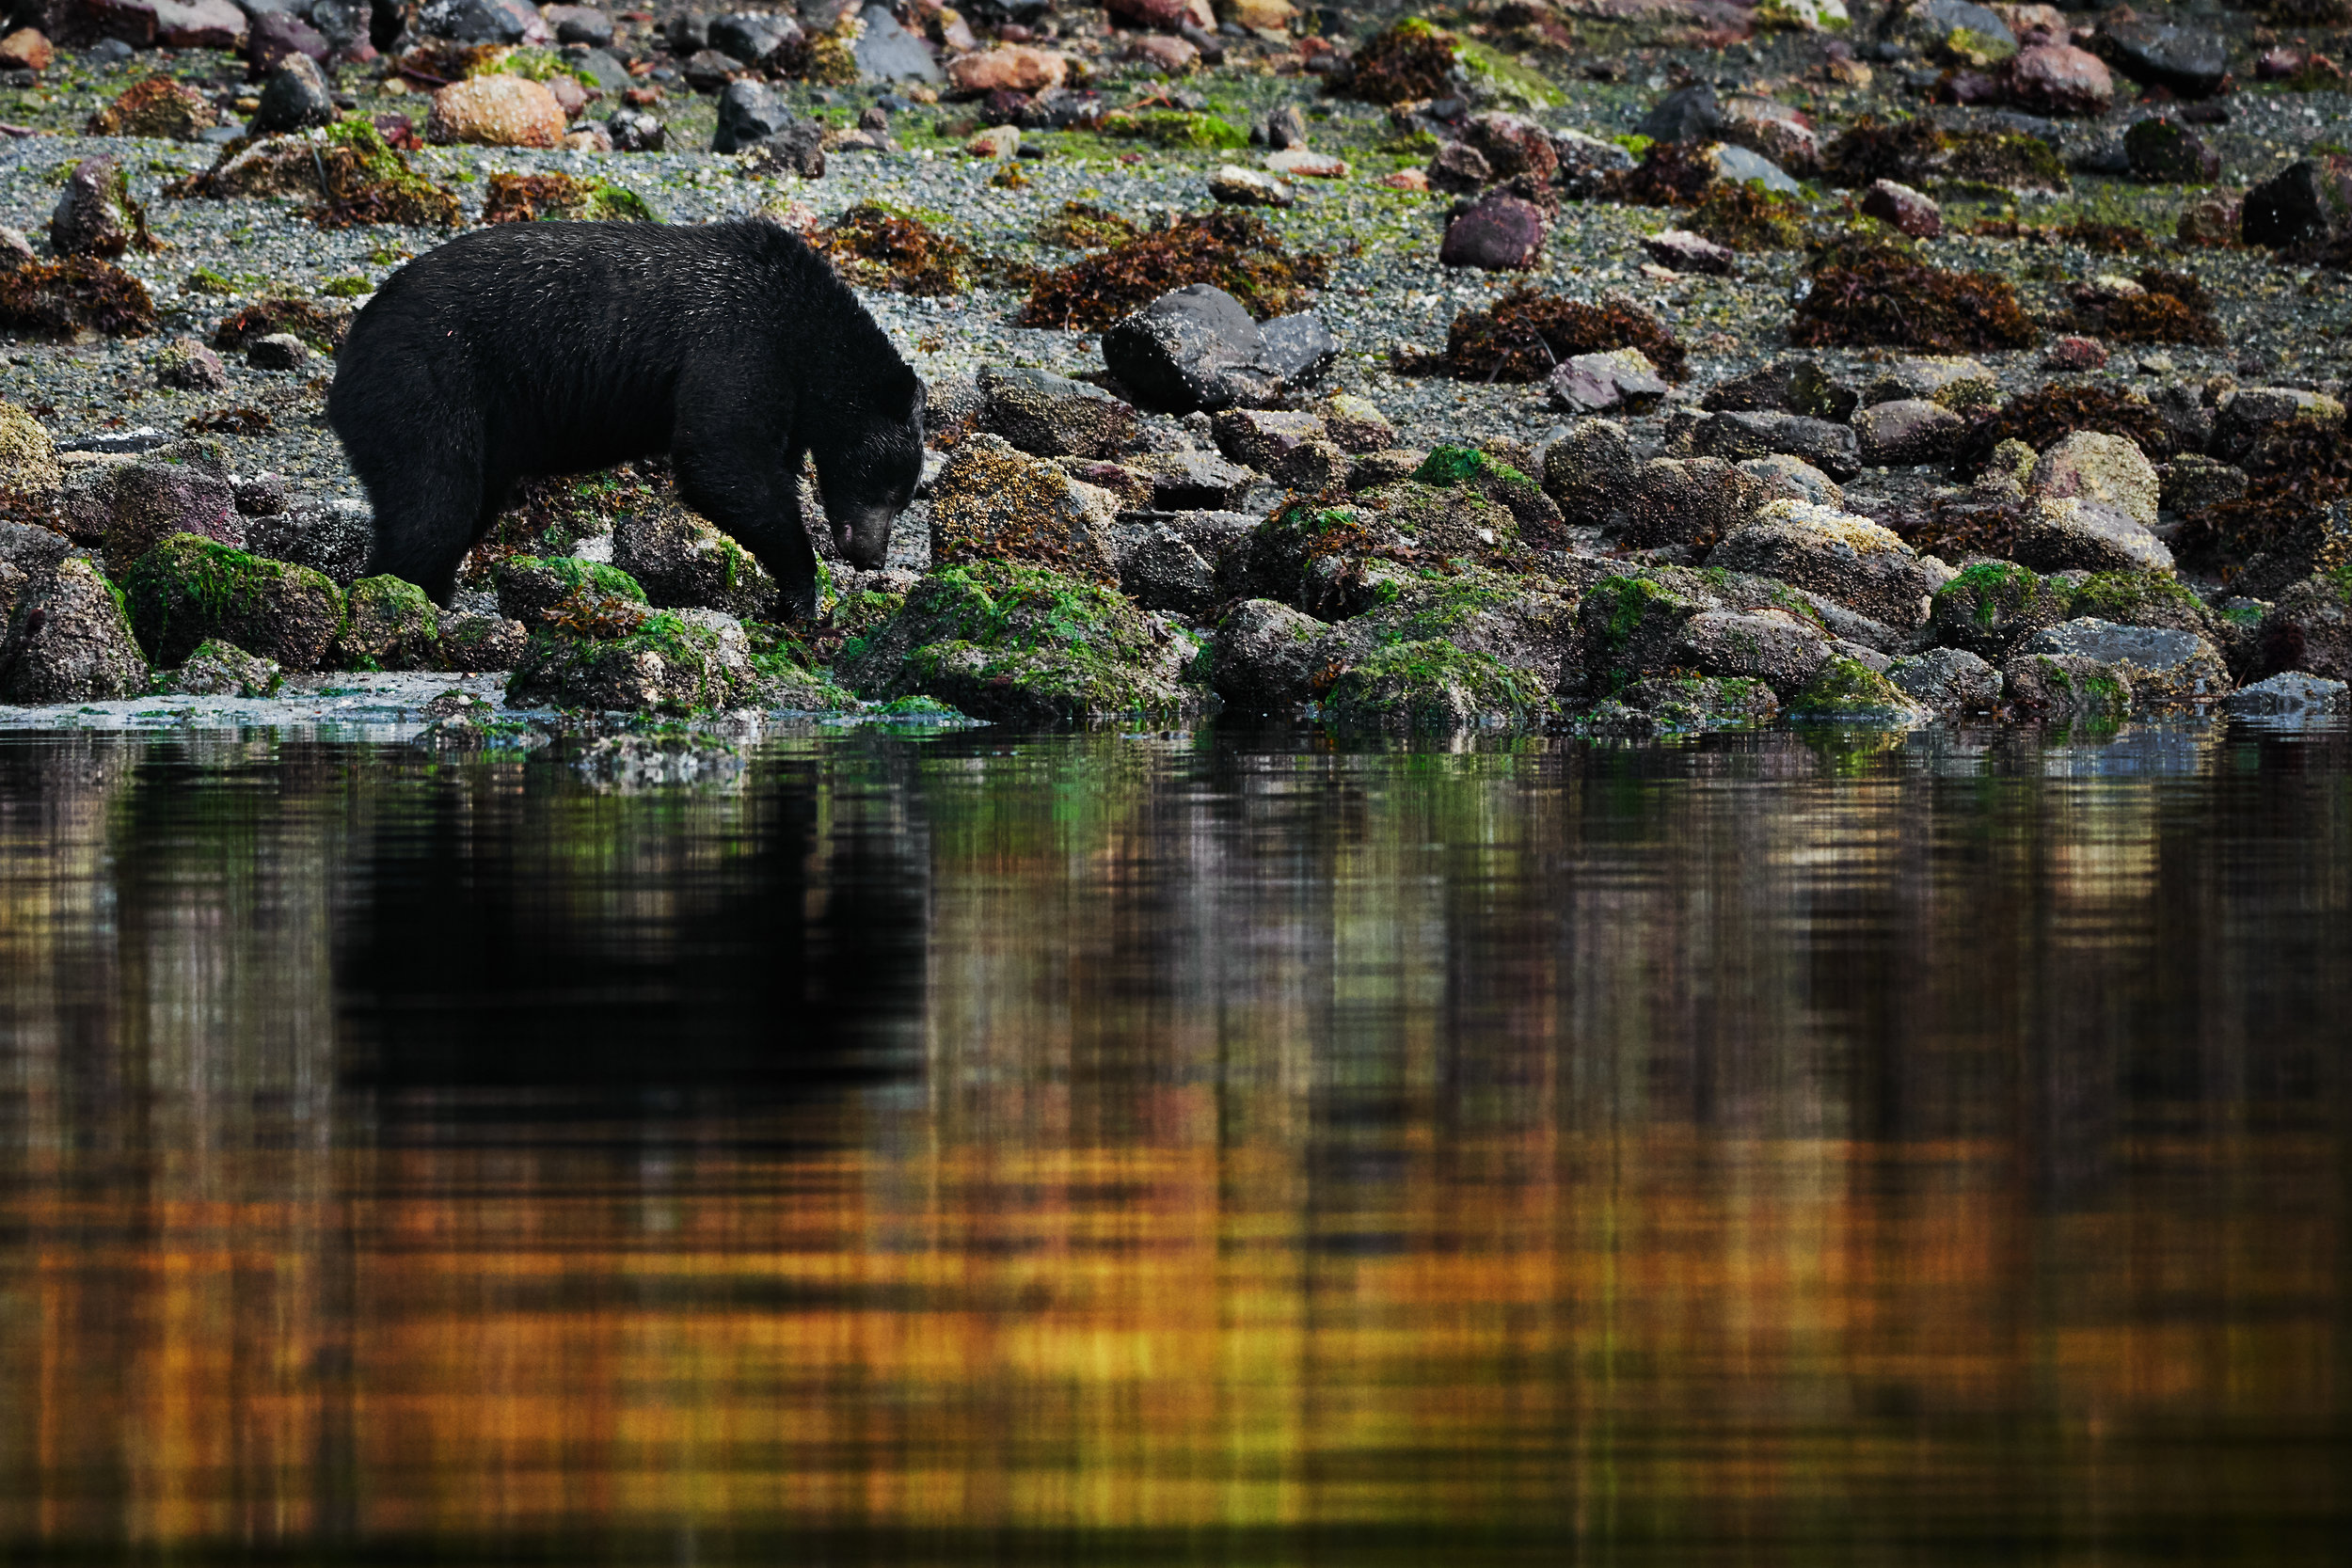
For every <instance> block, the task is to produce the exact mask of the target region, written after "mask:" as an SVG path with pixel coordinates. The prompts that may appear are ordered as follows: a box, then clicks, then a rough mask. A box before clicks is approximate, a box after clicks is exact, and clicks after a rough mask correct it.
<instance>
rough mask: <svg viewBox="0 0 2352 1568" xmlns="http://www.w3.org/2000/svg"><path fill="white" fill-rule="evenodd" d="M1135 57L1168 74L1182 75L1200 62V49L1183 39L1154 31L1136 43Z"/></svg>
mask: <svg viewBox="0 0 2352 1568" xmlns="http://www.w3.org/2000/svg"><path fill="white" fill-rule="evenodd" d="M1136 58H1137V59H1140V60H1149V61H1151V62H1152V64H1153V65H1155V66H1158V67H1159V68H1160V69H1161V70H1162V71H1167V72H1168V74H1169V75H1170V76H1182V75H1183V74H1184V72H1186V71H1190V70H1191V69H1192V68H1193V67H1194V66H1197V65H1199V64H1200V50H1198V49H1195V48H1194V47H1193V46H1192V45H1191V44H1189V43H1186V42H1185V41H1184V40H1183V39H1176V38H1168V37H1167V36H1165V35H1163V34H1159V33H1154V34H1152V36H1151V37H1150V38H1148V39H1145V40H1143V41H1142V42H1140V43H1138V44H1136Z"/></svg>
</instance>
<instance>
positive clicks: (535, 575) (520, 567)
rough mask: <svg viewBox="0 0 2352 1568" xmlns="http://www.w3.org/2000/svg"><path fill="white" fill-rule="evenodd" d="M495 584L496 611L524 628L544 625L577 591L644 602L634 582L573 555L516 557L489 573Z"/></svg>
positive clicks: (640, 588) (621, 573)
mask: <svg viewBox="0 0 2352 1568" xmlns="http://www.w3.org/2000/svg"><path fill="white" fill-rule="evenodd" d="M491 578H492V580H493V581H494V582H495V583H496V584H497V585H498V597H499V612H500V613H501V614H502V615H504V616H505V617H506V618H507V619H508V620H511V621H519V622H521V623H522V624H523V626H525V627H526V628H534V627H537V626H542V625H544V624H545V623H546V621H547V619H548V616H550V615H552V614H554V613H555V607H556V606H558V605H560V604H562V603H563V602H564V600H565V599H567V598H569V597H571V596H572V594H574V593H576V592H578V591H580V590H583V589H584V590H586V591H587V592H588V593H589V594H594V595H596V596H597V597H601V598H612V599H628V600H629V601H631V602H633V603H636V604H644V603H645V602H646V599H645V590H644V587H643V586H642V585H641V584H639V582H638V581H637V579H636V578H633V577H630V576H629V575H628V573H627V572H624V571H622V570H621V569H620V568H618V567H616V566H608V565H606V564H605V563H604V562H600V561H582V560H581V559H580V557H578V556H576V555H552V556H537V555H517V556H510V557H508V558H507V559H506V560H504V561H501V562H499V563H498V566H497V568H496V569H495V570H494V571H493V572H492V574H491Z"/></svg>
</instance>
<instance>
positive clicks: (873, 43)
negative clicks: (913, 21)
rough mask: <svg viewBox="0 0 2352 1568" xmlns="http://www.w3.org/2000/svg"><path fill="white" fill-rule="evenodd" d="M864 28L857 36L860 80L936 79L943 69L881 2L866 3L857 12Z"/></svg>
mask: <svg viewBox="0 0 2352 1568" xmlns="http://www.w3.org/2000/svg"><path fill="white" fill-rule="evenodd" d="M858 19H859V20H860V21H862V22H864V23H865V24H866V32H865V34H864V35H863V36H862V37H861V38H859V40H857V48H856V54H857V73H858V79H859V80H860V81H863V82H938V81H944V80H946V72H945V71H941V70H940V69H939V62H938V61H937V60H935V59H933V58H931V52H930V49H929V48H927V47H926V46H925V45H924V42H923V40H921V39H919V38H916V37H915V36H914V34H913V33H910V32H908V31H907V30H906V28H904V27H903V26H901V25H899V24H898V18H897V17H895V16H893V15H891V14H890V9H889V8H888V7H885V6H868V7H866V8H865V9H864V10H863V11H860V12H859V13H858Z"/></svg>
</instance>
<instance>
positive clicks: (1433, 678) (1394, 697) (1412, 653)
mask: <svg viewBox="0 0 2352 1568" xmlns="http://www.w3.org/2000/svg"><path fill="white" fill-rule="evenodd" d="M1558 711H1559V705H1558V703H1557V702H1556V701H1554V699H1553V698H1552V695H1551V691H1550V689H1549V683H1548V682H1546V681H1545V680H1544V679H1543V677H1542V676H1540V675H1537V674H1535V673H1532V672H1530V671H1526V670H1515V669H1513V668H1511V667H1510V666H1509V665H1507V664H1505V663H1503V662H1502V660H1501V659H1499V658H1497V657H1494V656H1493V655H1492V654H1486V653H1480V652H1476V651H1473V650H1470V649H1466V648H1463V647H1461V646H1459V645H1457V644H1456V643H1454V642H1453V641H1450V640H1448V639H1445V638H1441V637H1433V638H1427V639H1423V640H1422V641H1412V642H1388V643H1383V644H1382V645H1381V646H1379V647H1376V648H1375V649H1374V650H1373V651H1372V652H1371V653H1369V654H1367V655H1365V656H1364V657H1362V658H1360V659H1359V660H1357V661H1356V662H1355V663H1353V664H1351V665H1349V666H1348V667H1347V668H1346V669H1345V670H1343V671H1342V672H1341V673H1339V675H1338V677H1337V678H1336V679H1334V680H1333V681H1332V682H1331V683H1330V685H1329V686H1328V687H1327V688H1326V689H1325V690H1324V693H1323V698H1322V706H1321V710H1320V714H1321V717H1322V718H1323V719H1325V720H1326V721H1328V722H1330V723H1332V724H1334V725H1337V726H1340V727H1342V728H1346V729H1379V730H1409V731H1430V730H1437V731H1450V730H1461V729H1478V728H1515V729H1516V728H1530V727H1534V726H1536V725H1540V724H1542V723H1543V722H1544V721H1547V720H1549V719H1550V718H1552V717H1553V716H1554V715H1556V714H1557V713H1558Z"/></svg>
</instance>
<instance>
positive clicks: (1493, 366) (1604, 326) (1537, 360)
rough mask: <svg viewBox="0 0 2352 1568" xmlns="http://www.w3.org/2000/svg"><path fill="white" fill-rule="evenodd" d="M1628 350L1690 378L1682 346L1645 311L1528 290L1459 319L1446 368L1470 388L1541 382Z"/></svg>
mask: <svg viewBox="0 0 2352 1568" xmlns="http://www.w3.org/2000/svg"><path fill="white" fill-rule="evenodd" d="M1621 348H1638V349H1640V350H1641V351H1642V352H1643V353H1644V354H1646V355H1648V356H1649V357H1650V359H1651V361H1652V362H1653V363H1655V364H1656V365H1657V366H1658V367H1659V369H1661V370H1662V371H1664V372H1666V373H1667V374H1668V375H1670V376H1673V377H1674V378H1675V379H1676V380H1677V381H1679V380H1681V379H1682V375H1683V369H1682V359H1683V348H1682V344H1681V342H1680V341H1678V340H1677V339H1676V337H1675V335H1674V334H1673V333H1672V332H1670V331H1668V330H1667V329H1666V327H1665V326H1664V325H1662V324H1661V322H1660V321H1659V320H1658V318H1657V317H1656V316H1653V315H1651V314H1650V313H1649V312H1648V311H1646V310H1645V309H1642V308H1641V307H1639V306H1637V305H1633V304H1631V303H1629V302H1628V301H1625V300H1622V299H1612V300H1609V301H1606V302H1604V303H1602V304H1599V305H1585V304H1581V303H1579V302H1578V301H1576V300H1572V299H1562V298H1560V297H1558V296H1557V295H1554V294H1545V293H1536V292H1535V291H1534V289H1529V288H1521V289H1516V290H1514V291H1513V292H1511V293H1507V294H1505V295H1503V296H1502V298H1501V299H1498V300H1496V301H1495V302H1494V304H1493V305H1491V306H1489V307H1488V308H1487V309H1484V310H1465V311H1463V312H1462V313H1461V314H1460V315H1458V316H1456V317H1454V325H1453V326H1451V327H1450V328H1448V329H1447V332H1446V341H1445V367H1446V369H1447V370H1448V371H1449V372H1451V373H1452V374H1453V375H1454V376H1455V377H1456V378H1457V379H1460V380H1464V381H1541V380H1543V379H1544V378H1545V377H1547V376H1549V374H1551V368H1552V367H1553V366H1554V365H1556V364H1558V363H1559V362H1560V361H1561V360H1563V359H1566V358H1568V357H1569V356H1573V355H1578V354H1605V353H1608V352H1609V351H1611V350H1613V349H1621Z"/></svg>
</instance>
